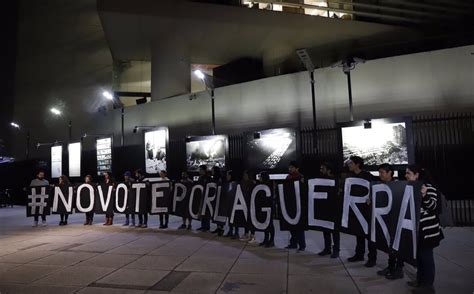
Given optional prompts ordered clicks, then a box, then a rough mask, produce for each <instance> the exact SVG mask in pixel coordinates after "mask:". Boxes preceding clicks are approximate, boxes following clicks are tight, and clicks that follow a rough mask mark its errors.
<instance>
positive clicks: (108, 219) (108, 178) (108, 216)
mask: <svg viewBox="0 0 474 294" xmlns="http://www.w3.org/2000/svg"><path fill="white" fill-rule="evenodd" d="M104 185H112V186H115V180H114V178H113V177H112V175H111V174H110V173H109V172H104ZM114 190H115V187H114ZM113 224H114V212H113V211H111V212H106V213H105V223H104V226H111V225H113Z"/></svg>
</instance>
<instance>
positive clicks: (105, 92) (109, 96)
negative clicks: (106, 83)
mask: <svg viewBox="0 0 474 294" xmlns="http://www.w3.org/2000/svg"><path fill="white" fill-rule="evenodd" d="M102 96H104V97H105V98H107V99H108V100H113V99H114V96H113V95H112V94H110V92H108V91H104V92H102Z"/></svg>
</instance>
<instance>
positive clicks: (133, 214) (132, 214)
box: [125, 213, 135, 221]
mask: <svg viewBox="0 0 474 294" xmlns="http://www.w3.org/2000/svg"><path fill="white" fill-rule="evenodd" d="M130 217H131V218H132V220H133V221H135V213H126V214H125V218H126V219H127V220H129V219H130Z"/></svg>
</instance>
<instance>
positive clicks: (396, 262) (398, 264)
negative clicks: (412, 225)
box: [388, 251, 403, 270]
mask: <svg viewBox="0 0 474 294" xmlns="http://www.w3.org/2000/svg"><path fill="white" fill-rule="evenodd" d="M388 267H389V268H390V269H391V270H395V269H397V270H401V269H403V260H401V259H400V258H399V257H398V253H397V252H396V251H391V252H390V253H389V254H388Z"/></svg>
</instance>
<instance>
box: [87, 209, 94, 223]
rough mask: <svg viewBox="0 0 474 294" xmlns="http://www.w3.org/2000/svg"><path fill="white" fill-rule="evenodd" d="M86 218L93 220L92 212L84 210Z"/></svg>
mask: <svg viewBox="0 0 474 294" xmlns="http://www.w3.org/2000/svg"><path fill="white" fill-rule="evenodd" d="M86 220H87V221H93V220H94V212H93V211H91V212H86Z"/></svg>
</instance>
